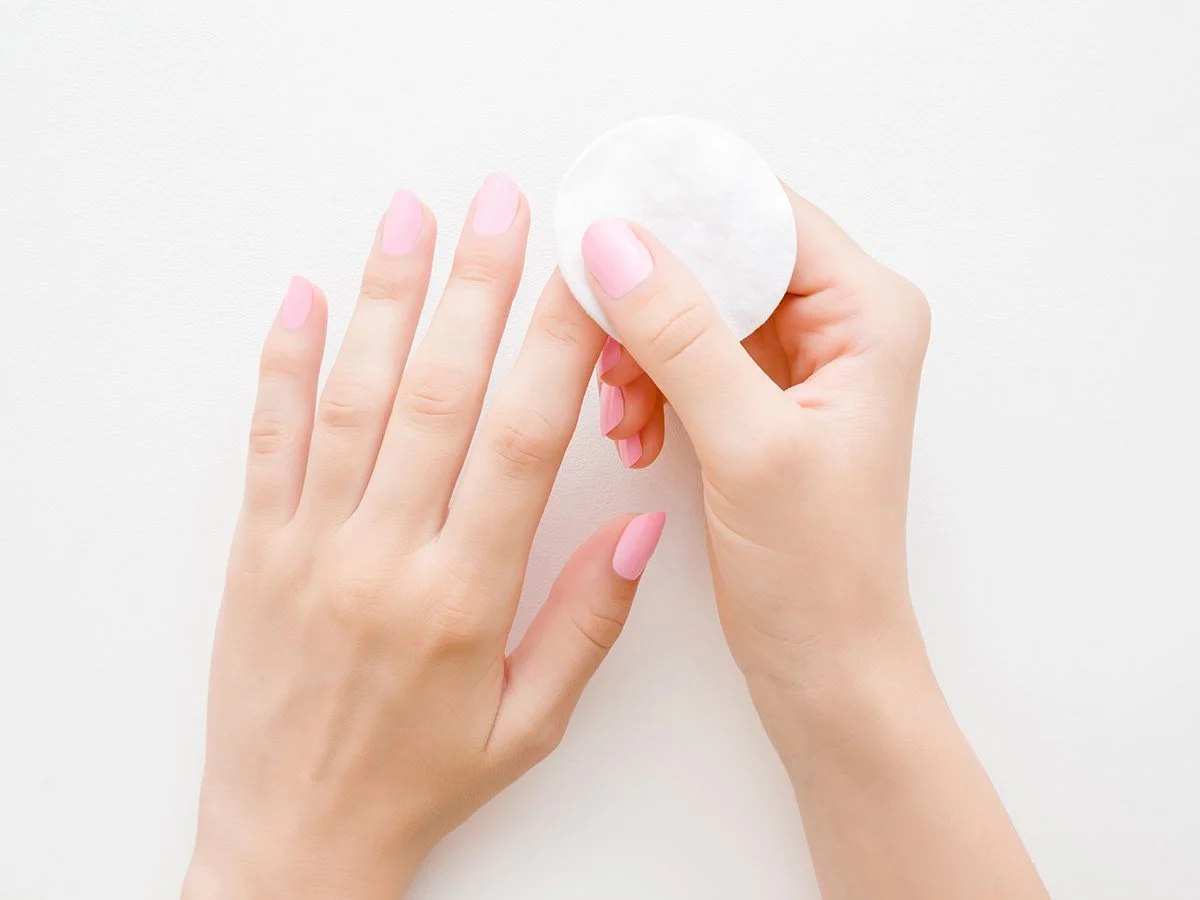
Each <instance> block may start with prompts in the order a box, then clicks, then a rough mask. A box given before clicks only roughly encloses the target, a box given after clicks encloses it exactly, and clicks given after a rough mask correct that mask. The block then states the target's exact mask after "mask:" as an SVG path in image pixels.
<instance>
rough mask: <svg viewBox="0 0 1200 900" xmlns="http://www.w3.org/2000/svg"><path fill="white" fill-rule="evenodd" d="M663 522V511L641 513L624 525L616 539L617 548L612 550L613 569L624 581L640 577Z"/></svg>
mask: <svg viewBox="0 0 1200 900" xmlns="http://www.w3.org/2000/svg"><path fill="white" fill-rule="evenodd" d="M665 524H667V514H666V513H665V512H652V513H643V514H642V515H640V516H638V517H637V518H636V519H634V520H633V521H631V522H630V523H629V524H628V525H626V526H625V530H624V531H622V532H621V537H620V539H619V540H618V541H617V549H616V550H614V551H613V561H612V567H613V571H614V572H616V573H617V574H618V575H619V576H621V577H622V578H624V579H625V580H626V581H636V580H637V579H638V578H641V577H642V572H644V571H645V570H646V563H648V562H650V557H651V556H653V555H654V548H655V547H657V546H658V539H659V538H660V537H662V532H663V526H664V525H665Z"/></svg>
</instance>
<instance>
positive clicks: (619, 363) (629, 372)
mask: <svg viewBox="0 0 1200 900" xmlns="http://www.w3.org/2000/svg"><path fill="white" fill-rule="evenodd" d="M596 374H597V375H598V376H599V377H600V380H601V381H603V382H604V383H605V384H611V385H617V386H620V385H623V384H629V382H631V381H633V380H634V379H635V378H640V377H641V376H642V375H644V374H645V373H644V372H643V371H642V367H641V366H639V365H638V361H637V360H636V359H634V358H633V357H632V356H630V355H629V351H628V350H626V349H625V348H624V347H622V346H621V344H620V343H619V342H618V341H617V340H616V339H615V338H611V337H610V338H609V339H608V340H607V341H605V342H604V349H603V350H601V351H600V362H598V363H597V364H596Z"/></svg>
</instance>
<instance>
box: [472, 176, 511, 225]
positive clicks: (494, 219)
mask: <svg viewBox="0 0 1200 900" xmlns="http://www.w3.org/2000/svg"><path fill="white" fill-rule="evenodd" d="M520 206H521V192H520V190H518V188H517V186H516V184H514V183H513V180H512V179H511V178H509V177H508V176H506V175H500V174H499V173H497V174H494V175H489V176H488V177H487V178H485V179H484V180H483V187H481V188H480V189H479V193H478V194H476V195H475V215H474V216H473V217H472V218H471V228H473V229H474V230H475V233H476V234H481V235H483V236H484V237H495V236H496V235H498V234H504V232H506V231H508V226H510V225H511V224H512V223H513V219H515V218H516V217H517V209H518V208H519V207H520Z"/></svg>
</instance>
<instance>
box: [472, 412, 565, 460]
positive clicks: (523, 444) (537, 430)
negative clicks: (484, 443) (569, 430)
mask: <svg viewBox="0 0 1200 900" xmlns="http://www.w3.org/2000/svg"><path fill="white" fill-rule="evenodd" d="M489 446H490V448H491V450H492V453H493V454H495V456H496V457H497V458H498V459H499V460H500V461H501V462H502V463H503V464H504V466H505V468H506V469H507V470H508V471H510V472H511V473H513V474H520V473H525V472H528V471H530V470H536V469H540V468H542V467H544V466H546V465H549V464H551V463H552V462H553V460H554V458H555V456H556V455H557V453H558V446H559V439H558V429H556V428H555V427H554V424H553V423H552V422H551V421H550V420H549V419H547V418H546V416H545V415H544V414H543V413H541V412H539V411H538V410H536V409H531V408H528V407H502V408H499V409H496V410H495V411H493V413H492V423H491V435H490V439H489Z"/></svg>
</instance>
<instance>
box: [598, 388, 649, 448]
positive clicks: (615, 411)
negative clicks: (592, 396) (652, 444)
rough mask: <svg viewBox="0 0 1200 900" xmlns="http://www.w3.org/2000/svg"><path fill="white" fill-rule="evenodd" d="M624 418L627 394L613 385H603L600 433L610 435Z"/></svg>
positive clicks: (601, 390)
mask: <svg viewBox="0 0 1200 900" xmlns="http://www.w3.org/2000/svg"><path fill="white" fill-rule="evenodd" d="M623 418H625V392H624V391H623V390H621V389H620V388H619V387H613V386H612V385H611V384H601V385H600V432H601V433H602V434H608V433H609V432H610V431H612V430H613V429H614V428H616V427H617V426H618V425H620V424H621V420H622V419H623ZM639 455H640V451H639Z"/></svg>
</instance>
